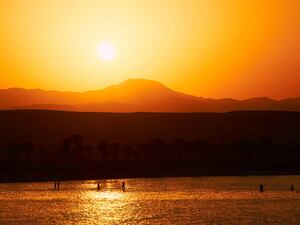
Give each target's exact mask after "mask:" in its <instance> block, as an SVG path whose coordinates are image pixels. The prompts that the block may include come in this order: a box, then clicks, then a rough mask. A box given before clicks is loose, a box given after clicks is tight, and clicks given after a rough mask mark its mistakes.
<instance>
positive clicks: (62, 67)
mask: <svg viewBox="0 0 300 225" xmlns="http://www.w3.org/2000/svg"><path fill="white" fill-rule="evenodd" d="M299 12H300V1H299V0H285V1H283V0H244V1H241V0H226V1H224V0H172V1H161V0H126V1H125V0H124V1H122V0H109V1H108V0H85V1H84V0H81V1H79V0H51V1H48V0H26V1H24V0H0V77H1V79H0V81H1V82H0V88H8V87H25V88H42V89H55V90H72V91H84V90H90V89H100V88H103V87H105V86H107V85H111V84H116V83H119V82H121V81H123V80H125V79H127V78H147V79H153V80H157V81H161V82H163V83H164V84H166V85H167V86H169V87H171V88H173V89H176V90H179V91H183V92H186V93H189V94H194V95H198V96H203V97H213V98H224V97H233V98H238V99H243V98H249V97H256V96H269V97H272V98H286V97H295V96H300V22H299V21H300V13H299ZM101 42H110V43H112V44H113V45H114V46H115V48H116V58H115V59H114V60H112V61H110V62H104V61H101V60H99V57H97V52H96V50H97V46H99V44H100V43H101Z"/></svg>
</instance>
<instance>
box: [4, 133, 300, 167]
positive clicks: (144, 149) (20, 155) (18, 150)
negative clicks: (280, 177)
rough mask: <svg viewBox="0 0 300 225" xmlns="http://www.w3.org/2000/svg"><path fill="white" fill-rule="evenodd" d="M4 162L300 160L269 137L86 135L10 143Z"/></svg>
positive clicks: (296, 149)
mask: <svg viewBox="0 0 300 225" xmlns="http://www.w3.org/2000/svg"><path fill="white" fill-rule="evenodd" d="M0 160H1V161H4V162H14V163H17V162H25V163H33V162H54V163H55V162H57V163H63V162H66V163H74V164H76V163H102V164H106V163H107V164H116V163H193V164H234V163H291V162H292V163H299V162H300V144H299V143H289V142H287V143H279V142H276V141H274V140H272V139H270V138H267V137H261V138H241V139H235V140H227V141H222V142H213V141H207V140H184V139H182V138H176V139H174V140H171V141H170V140H169V141H167V140H163V139H161V138H155V139H152V140H150V141H149V142H148V143H136V144H128V143H121V142H116V141H112V142H110V141H105V140H103V141H99V143H98V144H97V145H91V144H87V143H85V141H84V138H83V136H81V135H79V134H74V135H71V136H69V137H65V138H63V139H62V140H61V141H60V143H59V145H58V146H57V148H55V149H52V150H46V149H45V148H42V147H37V146H35V145H34V144H33V143H31V142H11V143H9V144H6V145H3V146H1V149H0Z"/></svg>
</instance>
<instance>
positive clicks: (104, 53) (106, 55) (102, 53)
mask: <svg viewBox="0 0 300 225" xmlns="http://www.w3.org/2000/svg"><path fill="white" fill-rule="evenodd" d="M97 57H98V58H99V59H100V60H101V61H104V62H110V61H112V60H114V59H115V57H116V48H115V46H114V45H113V44H112V43H111V42H102V43H100V44H99V45H98V46H97Z"/></svg>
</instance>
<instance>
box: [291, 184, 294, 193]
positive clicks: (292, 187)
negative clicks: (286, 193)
mask: <svg viewBox="0 0 300 225" xmlns="http://www.w3.org/2000/svg"><path fill="white" fill-rule="evenodd" d="M293 191H294V185H293V184H292V185H291V192H293Z"/></svg>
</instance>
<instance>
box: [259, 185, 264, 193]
mask: <svg viewBox="0 0 300 225" xmlns="http://www.w3.org/2000/svg"><path fill="white" fill-rule="evenodd" d="M259 191H260V192H264V185H263V184H260V185H259Z"/></svg>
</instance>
